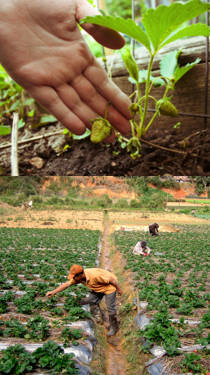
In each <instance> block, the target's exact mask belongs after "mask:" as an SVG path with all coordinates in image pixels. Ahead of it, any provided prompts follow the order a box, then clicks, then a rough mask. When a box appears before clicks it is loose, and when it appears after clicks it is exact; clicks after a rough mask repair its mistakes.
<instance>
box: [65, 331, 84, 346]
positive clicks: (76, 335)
mask: <svg viewBox="0 0 210 375" xmlns="http://www.w3.org/2000/svg"><path fill="white" fill-rule="evenodd" d="M61 337H62V339H63V340H64V346H69V345H70V343H72V344H73V345H77V344H78V343H77V340H78V339H81V337H82V331H81V329H70V328H68V327H66V328H64V329H63V331H62V332H61Z"/></svg>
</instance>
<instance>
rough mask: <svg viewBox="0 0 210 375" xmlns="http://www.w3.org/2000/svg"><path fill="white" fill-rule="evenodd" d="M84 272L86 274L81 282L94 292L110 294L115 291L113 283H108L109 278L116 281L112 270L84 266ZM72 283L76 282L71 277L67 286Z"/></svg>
mask: <svg viewBox="0 0 210 375" xmlns="http://www.w3.org/2000/svg"><path fill="white" fill-rule="evenodd" d="M84 273H85V276H86V281H83V282H82V284H84V285H86V286H87V287H88V288H89V289H91V290H93V291H94V292H96V293H104V294H111V293H113V292H115V291H116V288H115V287H114V285H112V284H110V280H111V279H112V278H113V279H114V280H116V281H117V278H116V276H115V275H114V274H113V273H112V272H109V271H107V270H104V269H102V268H86V269H84ZM68 279H69V277H68ZM74 284H76V282H75V281H74V279H71V280H70V283H69V286H70V285H74Z"/></svg>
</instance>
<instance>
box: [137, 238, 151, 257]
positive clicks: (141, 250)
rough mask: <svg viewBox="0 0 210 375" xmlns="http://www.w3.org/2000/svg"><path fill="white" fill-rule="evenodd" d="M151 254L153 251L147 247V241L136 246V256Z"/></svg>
mask: <svg viewBox="0 0 210 375" xmlns="http://www.w3.org/2000/svg"><path fill="white" fill-rule="evenodd" d="M150 252H151V249H150V248H149V247H148V246H147V242H146V241H139V242H137V244H136V245H135V246H134V249H133V254H134V255H143V256H147V255H149V254H150Z"/></svg>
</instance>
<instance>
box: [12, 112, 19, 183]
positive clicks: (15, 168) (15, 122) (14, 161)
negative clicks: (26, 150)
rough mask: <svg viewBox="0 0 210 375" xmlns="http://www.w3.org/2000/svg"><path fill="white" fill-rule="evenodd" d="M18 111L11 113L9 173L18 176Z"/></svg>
mask: <svg viewBox="0 0 210 375" xmlns="http://www.w3.org/2000/svg"><path fill="white" fill-rule="evenodd" d="M18 121H19V116H18V113H17V112H15V113H14V114H13V122H12V135H11V144H12V147H11V175H12V176H19V172H18V145H17V144H18Z"/></svg>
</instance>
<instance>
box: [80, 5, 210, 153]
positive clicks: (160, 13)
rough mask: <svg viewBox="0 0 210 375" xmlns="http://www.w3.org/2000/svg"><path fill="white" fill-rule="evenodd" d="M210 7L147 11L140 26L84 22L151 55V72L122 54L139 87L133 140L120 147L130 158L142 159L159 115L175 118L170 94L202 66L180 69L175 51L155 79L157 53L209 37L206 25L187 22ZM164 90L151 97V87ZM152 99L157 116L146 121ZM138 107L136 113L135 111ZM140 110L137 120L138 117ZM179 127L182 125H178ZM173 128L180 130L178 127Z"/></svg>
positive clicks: (115, 20)
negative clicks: (174, 44)
mask: <svg viewBox="0 0 210 375" xmlns="http://www.w3.org/2000/svg"><path fill="white" fill-rule="evenodd" d="M209 8H210V5H209V4H207V3H203V2H202V1H200V0H190V1H187V2H186V3H179V2H172V4H170V5H169V6H166V5H160V6H158V7H157V8H156V9H153V8H151V9H144V12H143V17H142V20H141V24H140V26H139V25H137V24H136V23H135V22H134V21H133V20H132V19H124V18H121V17H113V16H95V17H86V18H85V19H83V20H82V21H81V23H83V22H88V23H93V24H96V25H101V26H106V27H108V28H110V29H114V30H115V31H118V32H121V33H124V34H126V35H127V36H128V37H131V38H133V39H134V40H136V41H137V42H139V43H140V44H142V45H143V46H145V47H146V49H147V50H148V51H149V54H150V60H149V63H148V69H147V70H146V71H145V70H144V71H142V72H141V71H140V72H139V71H138V67H137V64H136V61H135V59H134V58H133V56H132V53H131V51H130V50H129V49H128V48H127V47H126V48H125V49H124V51H123V52H122V53H121V56H122V58H123V61H124V63H125V66H126V68H127V70H128V73H129V75H130V78H129V80H130V81H132V83H135V84H136V90H135V91H134V93H133V94H132V96H134V103H133V105H132V106H131V108H130V112H131V115H132V117H133V118H132V119H131V120H130V125H131V131H132V136H131V138H130V139H127V138H125V137H122V136H120V137H119V141H120V143H121V147H122V148H125V147H127V151H128V153H129V154H130V156H131V158H133V159H135V158H137V157H139V154H140V149H141V142H140V140H141V137H142V136H144V135H145V134H146V133H147V131H148V130H149V128H150V127H151V125H152V124H153V122H154V120H155V119H156V117H157V116H159V115H160V114H162V115H165V116H173V117H176V116H177V115H178V110H177V109H176V108H175V106H174V105H173V103H171V97H169V96H168V91H169V90H174V87H175V84H176V83H177V82H178V81H179V80H180V79H181V77H182V76H183V75H184V74H186V73H187V72H188V71H189V70H190V69H192V68H193V67H194V66H195V65H196V64H198V63H199V62H200V59H196V60H195V61H194V62H193V63H191V64H187V65H185V66H182V67H180V66H179V64H178V57H179V55H180V53H181V51H172V52H171V53H169V54H167V55H165V56H164V57H163V59H162V61H161V63H160V74H161V76H160V77H155V78H154V77H152V74H151V71H152V65H153V61H154V58H155V56H156V54H157V52H158V51H160V50H161V49H162V48H163V47H164V46H166V45H168V44H170V43H171V42H173V41H176V40H178V39H180V38H184V37H189V36H199V35H203V36H209V35H210V32H209V29H210V28H209V27H208V26H207V25H206V24H202V23H198V24H193V25H188V24H187V23H188V21H189V20H191V19H192V18H194V17H198V16H199V15H201V14H202V13H204V12H206V11H207V10H208V9H209ZM143 82H144V83H145V92H144V94H142V88H141V83H143ZM153 85H154V86H159V85H162V86H165V92H164V94H163V96H162V98H159V100H157V99H156V98H155V97H153V96H151V95H150V91H151V88H152V86H153ZM149 98H150V99H152V100H153V102H154V103H155V113H154V114H153V115H152V117H151V116H150V118H149V120H148V119H147V118H148V116H147V112H148V102H149ZM135 105H136V108H135V111H134V110H133V108H134V106H135ZM137 110H138V114H139V116H138V119H136V118H135V117H134V116H135V113H136V111H137ZM178 124H180V123H178ZM174 126H177V124H175V125H174Z"/></svg>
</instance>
